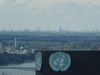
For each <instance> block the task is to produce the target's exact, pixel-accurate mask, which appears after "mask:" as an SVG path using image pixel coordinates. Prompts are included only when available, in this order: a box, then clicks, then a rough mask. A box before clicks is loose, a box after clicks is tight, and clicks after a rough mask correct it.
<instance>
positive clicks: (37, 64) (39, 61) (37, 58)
mask: <svg viewBox="0 0 100 75" xmlns="http://www.w3.org/2000/svg"><path fill="white" fill-rule="evenodd" d="M35 67H36V70H39V71H40V70H41V67H42V53H41V52H40V51H39V52H37V53H36V55H35Z"/></svg>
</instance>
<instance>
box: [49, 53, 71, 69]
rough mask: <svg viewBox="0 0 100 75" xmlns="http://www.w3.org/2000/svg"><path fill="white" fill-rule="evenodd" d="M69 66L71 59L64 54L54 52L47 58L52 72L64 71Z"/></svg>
mask: <svg viewBox="0 0 100 75" xmlns="http://www.w3.org/2000/svg"><path fill="white" fill-rule="evenodd" d="M70 64H71V58H70V56H69V54H67V53H65V52H55V53H53V54H51V56H50V58H49V65H50V67H51V68H52V69H53V70H54V71H66V70H67V69H68V68H69V67H70Z"/></svg>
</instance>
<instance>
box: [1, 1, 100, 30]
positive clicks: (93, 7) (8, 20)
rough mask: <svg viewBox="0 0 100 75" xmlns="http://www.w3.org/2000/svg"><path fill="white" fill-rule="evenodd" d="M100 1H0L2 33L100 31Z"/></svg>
mask: <svg viewBox="0 0 100 75" xmlns="http://www.w3.org/2000/svg"><path fill="white" fill-rule="evenodd" d="M99 19H100V0H0V30H3V29H6V30H9V24H10V28H11V29H14V30H16V29H22V30H23V29H30V30H36V29H37V28H38V26H39V29H40V30H59V27H60V26H61V27H62V29H64V30H77V31H80V30H85V29H89V30H90V31H91V30H95V29H96V28H97V29H98V30H100V28H99V27H100V25H99V24H100V21H99Z"/></svg>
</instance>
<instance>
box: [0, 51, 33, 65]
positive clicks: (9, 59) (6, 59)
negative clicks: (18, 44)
mask: <svg viewBox="0 0 100 75" xmlns="http://www.w3.org/2000/svg"><path fill="white" fill-rule="evenodd" d="M26 61H34V54H32V53H30V54H20V55H18V54H8V53H6V52H4V53H0V65H7V64H19V63H24V62H26Z"/></svg>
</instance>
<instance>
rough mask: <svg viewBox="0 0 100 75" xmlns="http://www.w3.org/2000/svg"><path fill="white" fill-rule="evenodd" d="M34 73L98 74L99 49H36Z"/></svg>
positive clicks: (99, 63) (42, 74)
mask: <svg viewBox="0 0 100 75" xmlns="http://www.w3.org/2000/svg"><path fill="white" fill-rule="evenodd" d="M35 66H36V75H100V51H93V50H92V51H86V50H85V51H83V50H81V51H76V50H73V51H70V50H59V51H58V50H37V51H36V54H35Z"/></svg>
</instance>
